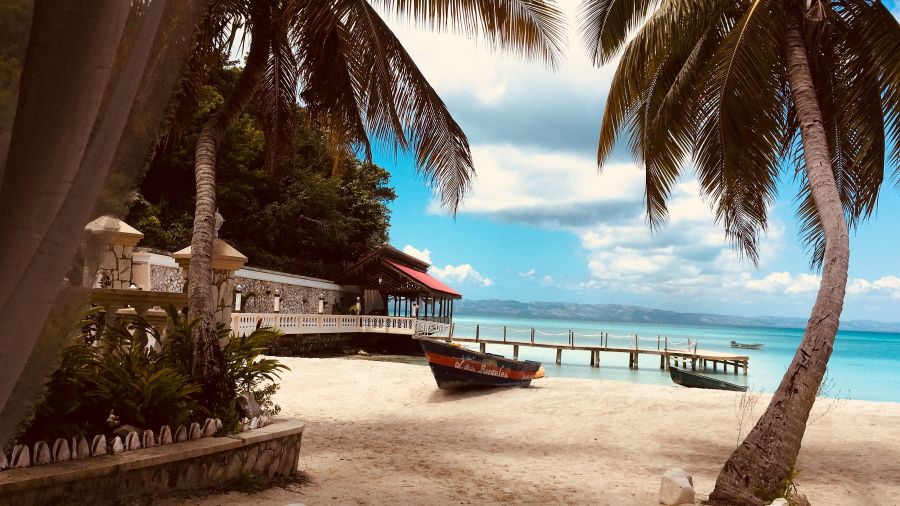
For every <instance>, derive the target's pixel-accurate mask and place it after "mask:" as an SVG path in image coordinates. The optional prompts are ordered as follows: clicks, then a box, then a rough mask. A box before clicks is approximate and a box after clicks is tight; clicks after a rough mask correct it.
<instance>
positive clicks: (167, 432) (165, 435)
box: [159, 425, 172, 445]
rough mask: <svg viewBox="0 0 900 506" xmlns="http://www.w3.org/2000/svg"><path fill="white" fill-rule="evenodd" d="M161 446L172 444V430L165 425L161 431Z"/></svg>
mask: <svg viewBox="0 0 900 506" xmlns="http://www.w3.org/2000/svg"><path fill="white" fill-rule="evenodd" d="M159 444H161V445H169V444H172V429H170V428H169V426H168V425H163V426H162V427H160V429H159Z"/></svg>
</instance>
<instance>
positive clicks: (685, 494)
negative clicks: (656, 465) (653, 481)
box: [659, 467, 694, 506]
mask: <svg viewBox="0 0 900 506" xmlns="http://www.w3.org/2000/svg"><path fill="white" fill-rule="evenodd" d="M693 502H694V480H693V479H692V478H691V475H689V474H688V473H687V471H685V470H684V469H681V468H678V467H673V468H671V469H669V470H668V471H666V473H665V474H663V477H662V481H661V482H660V484H659V503H660V504H666V505H668V506H677V505H679V504H684V503H693Z"/></svg>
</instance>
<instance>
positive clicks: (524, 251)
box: [375, 1, 900, 321]
mask: <svg viewBox="0 0 900 506" xmlns="http://www.w3.org/2000/svg"><path fill="white" fill-rule="evenodd" d="M560 3H561V4H562V5H563V7H564V9H566V11H567V13H569V14H570V15H572V13H573V12H574V4H573V3H572V2H569V1H563V2H560ZM388 19H389V22H390V23H391V24H392V26H393V27H394V29H395V31H396V32H397V34H398V36H399V37H400V39H401V41H402V42H403V43H404V45H405V46H406V48H407V50H408V51H409V52H410V53H411V55H412V56H413V58H414V59H415V60H416V62H417V63H418V64H419V66H420V68H421V69H422V71H423V73H424V74H425V75H426V77H427V78H428V79H429V81H430V82H431V83H432V85H433V86H434V87H435V88H436V89H437V91H438V93H439V94H440V95H441V97H442V98H443V99H444V101H445V102H446V103H447V106H448V108H449V110H450V112H451V113H452V114H453V115H454V117H455V118H456V120H457V121H458V122H459V123H460V125H461V126H462V127H463V129H464V130H465V132H466V134H467V135H468V137H469V142H470V144H471V146H472V151H473V155H474V159H475V164H476V165H475V167H476V171H477V172H478V177H477V179H476V181H475V184H474V187H473V191H472V192H471V193H470V195H469V198H468V199H467V200H466V202H465V204H464V206H463V207H462V209H461V211H460V213H459V214H458V216H456V218H453V217H451V216H448V215H447V214H446V213H444V212H443V211H441V210H440V208H439V206H438V205H437V203H436V201H435V199H434V197H433V195H432V194H431V191H430V190H429V189H428V188H427V187H426V186H425V184H424V183H423V181H422V180H421V179H420V178H419V177H418V176H417V175H416V172H415V168H414V166H413V164H412V163H411V161H410V160H409V159H408V158H405V157H402V156H401V157H400V158H394V157H393V155H392V154H391V155H385V154H380V155H377V156H376V160H375V161H376V162H377V163H378V164H380V165H382V166H384V167H386V168H388V169H389V170H390V172H391V173H392V184H393V185H394V186H395V187H396V189H397V193H398V199H397V200H396V202H395V203H394V204H393V206H392V213H393V215H392V225H391V231H390V235H391V243H392V244H393V245H394V246H396V247H398V248H401V249H403V248H406V249H407V251H409V252H412V253H414V254H418V255H421V256H423V257H424V258H426V259H427V260H428V261H430V262H431V263H432V265H433V267H432V269H431V273H432V274H433V275H435V276H436V277H439V278H441V279H443V280H444V281H446V282H447V283H449V284H451V286H454V287H455V288H457V289H459V290H460V291H461V292H462V293H463V295H464V296H465V297H466V298H469V299H486V298H499V299H516V300H521V301H538V300H540V301H566V302H581V303H617V304H635V305H642V306H649V307H655V308H662V309H671V310H676V311H696V312H717V313H729V314H739V315H748V316H749V315H778V316H804V315H807V314H808V312H809V309H810V307H811V305H812V301H813V300H814V297H815V292H816V289H817V288H818V278H817V277H816V275H815V273H814V272H811V271H810V270H809V267H808V256H807V255H806V253H805V252H804V250H803V247H802V245H801V244H800V241H799V240H798V234H797V226H796V223H795V205H794V202H793V198H794V195H795V194H796V184H795V182H794V181H793V180H792V178H791V177H790V176H784V177H783V180H782V182H781V184H780V186H779V198H778V201H777V202H776V203H775V205H774V206H773V208H772V210H771V214H770V216H771V220H770V229H769V233H768V235H767V237H766V238H765V239H764V240H763V242H762V248H761V251H762V255H761V261H760V265H759V267H758V268H755V267H754V266H753V265H751V264H749V263H747V262H741V261H740V260H739V259H738V257H737V256H736V255H735V254H734V253H733V251H732V250H731V248H730V247H729V246H728V245H727V244H726V243H725V238H724V234H723V232H722V230H721V228H719V227H718V226H716V225H715V223H714V221H713V218H712V213H711V211H710V210H709V204H708V203H707V202H704V201H703V200H702V199H701V198H700V196H699V194H698V192H697V184H696V181H695V179H694V177H693V174H692V173H689V174H687V175H686V176H685V177H684V178H683V179H682V181H681V182H680V183H679V185H678V187H677V188H676V189H675V191H674V192H673V195H672V199H671V200H670V207H671V211H672V213H671V214H672V219H671V222H670V223H669V224H668V225H667V226H666V227H665V228H664V229H663V230H662V231H660V232H659V233H658V234H655V235H651V234H650V232H649V230H648V229H647V228H646V226H645V225H644V221H643V215H642V213H643V207H642V202H641V199H642V197H643V186H642V185H643V181H642V178H643V174H642V171H641V170H640V169H639V168H638V167H637V166H635V164H634V163H633V162H632V161H631V159H630V158H629V157H628V155H627V153H625V152H623V150H618V151H617V152H616V153H614V156H613V159H612V160H611V161H610V162H609V163H608V164H607V166H606V167H605V169H604V172H603V173H602V174H601V175H598V174H597V172H596V165H595V156H596V143H597V132H598V130H599V124H600V118H601V115H602V112H603V103H604V101H605V94H606V90H607V89H608V87H609V81H610V79H611V77H612V74H613V71H614V69H615V64H611V65H608V66H605V67H603V68H600V69H596V68H592V67H591V66H590V63H589V62H588V60H587V58H586V57H585V56H584V51H583V50H582V49H581V48H580V47H579V45H578V41H577V40H574V38H572V37H570V38H571V39H572V40H571V41H570V48H569V51H568V56H567V60H566V61H565V62H564V64H563V65H562V67H561V68H560V69H559V70H558V71H557V72H555V73H552V72H550V71H548V70H546V69H545V68H543V67H542V66H541V65H539V64H537V63H523V62H520V61H519V60H518V59H517V58H513V57H509V56H508V55H503V54H497V53H492V52H490V51H489V50H487V49H486V48H485V47H484V45H482V44H478V43H477V41H472V40H466V39H465V38H463V37H458V36H453V35H445V34H437V35H436V34H433V33H429V32H426V31H421V30H418V29H416V28H414V27H410V26H409V25H407V24H405V23H403V22H398V21H396V20H391V19H390V18H389V17H388ZM898 218H900V192H898V190H897V188H896V187H894V186H893V185H892V184H890V183H888V184H885V186H884V188H883V191H882V196H881V200H880V202H879V206H878V210H877V213H876V215H875V216H874V217H873V218H872V219H871V220H870V221H868V222H867V223H864V224H863V225H862V226H861V227H860V228H859V229H858V230H856V231H855V232H853V233H852V234H851V266H850V286H849V290H848V295H847V299H846V304H845V309H844V318H845V319H876V320H884V321H896V320H900V265H898V260H900V236H898V234H897V233H896V230H897V226H896V222H897V219H898Z"/></svg>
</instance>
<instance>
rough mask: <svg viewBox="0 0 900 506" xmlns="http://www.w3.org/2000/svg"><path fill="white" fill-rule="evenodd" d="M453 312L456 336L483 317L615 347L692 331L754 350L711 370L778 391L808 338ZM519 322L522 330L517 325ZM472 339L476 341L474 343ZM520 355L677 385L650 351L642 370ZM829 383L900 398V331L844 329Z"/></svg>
mask: <svg viewBox="0 0 900 506" xmlns="http://www.w3.org/2000/svg"><path fill="white" fill-rule="evenodd" d="M453 319H454V322H455V323H456V330H455V335H457V336H460V337H463V336H466V337H474V335H475V329H474V326H475V325H476V324H478V325H479V329H480V335H481V336H482V337H484V338H502V334H503V330H502V327H503V326H504V325H506V326H508V327H509V328H508V330H507V336H508V338H509V339H512V338H514V337H515V338H516V340H518V341H527V340H529V339H530V330H529V329H531V328H534V329H535V340H536V341H537V342H562V343H566V342H568V341H567V340H568V337H567V332H568V330H574V331H575V332H576V333H578V334H596V333H599V332H600V331H603V332H608V333H609V335H610V340H609V345H610V346H613V345H614V344H618V345H622V344H623V343H624V344H627V343H628V342H629V340H628V336H629V335H634V334H637V335H638V336H639V338H640V339H641V344H640V345H641V347H642V348H643V347H651V346H652V347H656V344H655V340H656V337H657V336H668V338H669V341H670V342H671V343H674V342H677V341H681V342H684V341H686V340H687V338H688V337H690V338H691V340H692V341H693V340H697V341H699V347H700V348H701V349H706V350H717V351H725V352H729V353H739V354H742V355H743V354H746V355H748V356H749V357H750V368H749V374H748V375H747V376H744V375H743V373H741V374H738V375H734V374H733V373H732V372H731V370H729V372H728V373H727V376H726V375H723V374H722V371H721V368H720V369H719V372H718V373H712V370H711V369H707V372H708V373H709V374H718V375H720V376H721V377H722V379H725V380H726V381H731V382H732V383H739V384H746V385H748V386H749V387H750V389H751V390H753V391H764V392H772V391H774V390H775V388H776V387H777V386H778V383H779V382H780V381H781V377H782V375H783V374H784V372H785V370H786V369H787V366H788V364H789V363H790V361H791V359H792V358H793V355H794V352H795V351H796V349H797V345H798V343H799V342H800V339H801V338H802V337H803V330H802V329H789V328H764V327H732V326H683V325H661V324H646V323H604V322H590V321H568V320H539V319H517V318H506V317H504V318H498V317H489V316H463V315H456V316H454V318H453ZM513 328H514V329H522V330H521V331H515V330H511V329H513ZM560 334H561V335H560ZM617 339H618V340H617ZM644 339H649V340H648V341H644ZM591 340H593V342H594V343H599V337H582V336H580V335H577V336H576V337H575V342H576V344H579V343H582V342H584V343H587V342H589V341H591ZM732 340H735V341H738V342H743V343H764V344H765V347H764V348H763V349H762V350H734V349H732V348H731V347H730V342H731V341H732ZM466 345H467V346H469V347H474V346H475V345H474V344H471V343H466ZM622 347H625V346H622ZM487 351H488V352H490V353H499V354H502V355H506V356H509V357H511V356H512V347H511V346H505V345H487ZM519 358H520V359H529V360H539V361H541V362H543V363H544V369H545V370H546V372H547V376H562V377H572V378H599V379H608V380H616V381H636V382H640V383H654V384H664V385H671V384H672V382H671V380H670V379H669V376H668V373H667V372H664V371H660V369H659V359H658V358H657V357H655V356H650V355H642V356H641V362H640V368H639V369H638V370H632V369H629V368H628V354H627V353H601V357H600V367H599V368H592V367H590V353H589V352H587V351H571V350H564V351H563V358H562V365H559V366H557V365H556V362H555V360H556V350H555V349H541V348H530V347H521V348H520V350H519ZM826 382H827V383H828V384H830V385H831V386H830V388H828V389H827V391H825V392H823V393H824V394H825V395H826V396H828V397H841V398H850V399H858V400H869V401H887V402H900V333H882V332H858V331H840V332H838V335H837V340H836V341H835V345H834V353H833V354H832V356H831V360H830V361H829V365H828V374H827V376H826Z"/></svg>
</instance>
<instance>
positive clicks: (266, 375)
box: [18, 309, 287, 443]
mask: <svg viewBox="0 0 900 506" xmlns="http://www.w3.org/2000/svg"><path fill="white" fill-rule="evenodd" d="M104 316H105V315H104V314H103V313H102V312H100V311H98V310H96V309H95V310H92V311H91V312H90V313H88V314H87V315H86V317H85V318H84V319H83V320H82V321H81V322H80V328H81V329H82V330H81V332H79V333H77V334H74V335H72V336H70V337H69V338H68V339H67V341H66V343H65V346H64V348H63V350H62V352H61V355H60V364H59V368H58V369H57V370H56V371H55V372H54V373H53V375H52V376H51V377H50V380H49V381H48V382H47V385H46V391H45V394H44V398H43V400H42V401H41V402H40V403H39V404H38V405H37V407H36V409H35V412H34V416H33V418H32V420H31V421H30V422H29V423H28V425H27V428H26V429H25V431H24V433H23V434H22V436H21V437H19V439H18V440H19V442H26V443H32V442H34V441H37V440H41V439H43V440H47V441H52V440H53V439H55V438H57V437H71V436H73V435H76V434H85V435H86V436H91V435H94V434H104V433H105V434H109V433H110V431H111V430H112V429H113V428H115V425H116V424H111V423H110V421H109V419H110V418H111V414H114V415H115V417H116V418H117V424H119V425H132V426H135V427H138V428H143V429H152V430H158V429H159V427H160V426H162V425H170V426H172V427H173V429H174V427H175V426H177V425H180V424H185V425H186V424H188V423H190V422H192V421H197V422H202V421H203V420H204V419H206V418H207V417H216V418H220V419H222V420H223V423H224V425H225V427H226V429H230V430H235V429H237V428H238V427H239V418H240V417H241V416H242V414H241V413H238V411H237V407H236V405H235V404H232V405H231V406H229V407H227V408H225V409H222V410H221V411H219V412H210V411H208V410H207V409H205V408H204V407H203V406H201V405H200V403H199V393H200V386H199V385H198V384H197V383H196V382H195V381H193V380H192V379H191V374H190V373H191V365H192V360H193V353H192V344H191V330H192V328H193V327H194V325H196V320H195V321H193V322H188V321H187V320H186V319H185V318H183V317H181V316H180V315H179V314H178V313H176V312H175V311H174V310H170V311H169V316H170V321H169V332H168V333H167V334H166V336H165V338H163V337H162V336H160V334H159V333H158V332H157V331H156V330H155V329H154V328H153V327H152V326H150V325H149V324H148V323H147V322H146V321H144V320H142V319H140V318H137V319H132V318H127V317H122V318H119V319H118V320H117V321H116V322H115V323H114V324H110V325H105V324H104V322H103V320H104ZM219 332H220V336H221V337H223V338H224V337H228V334H229V332H230V331H229V330H228V329H225V328H220V329H219ZM279 335H280V333H279V332H277V331H275V330H272V329H265V328H264V329H259V330H257V331H255V332H253V333H252V334H250V335H246V336H241V337H236V336H232V337H231V339H230V340H229V343H228V344H227V345H226V346H225V347H224V348H223V353H224V356H225V363H226V366H227V378H228V381H229V383H230V385H229V386H230V389H231V390H232V391H239V392H246V391H249V392H251V393H252V394H253V395H254V397H255V398H256V399H257V401H258V403H259V405H260V406H261V407H262V408H263V409H266V410H269V411H271V412H273V413H274V412H277V411H278V410H279V407H278V406H277V405H275V404H274V403H273V402H272V395H273V394H274V393H275V392H276V391H277V389H278V385H277V383H276V381H277V380H278V378H279V374H280V373H282V372H283V371H286V370H287V366H285V365H282V364H280V363H279V362H278V361H277V360H273V359H263V358H261V357H260V355H261V354H262V353H263V351H264V350H265V347H266V346H267V345H268V343H269V341H270V340H272V339H274V338H276V337H278V336H279ZM154 341H155V342H157V343H159V342H161V341H164V342H165V345H164V346H162V347H161V349H159V350H158V351H157V350H155V349H154V347H153V346H148V344H149V343H153V342H154Z"/></svg>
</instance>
